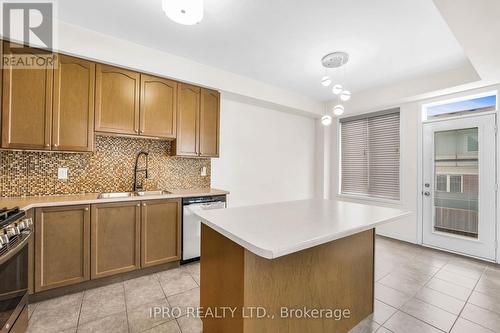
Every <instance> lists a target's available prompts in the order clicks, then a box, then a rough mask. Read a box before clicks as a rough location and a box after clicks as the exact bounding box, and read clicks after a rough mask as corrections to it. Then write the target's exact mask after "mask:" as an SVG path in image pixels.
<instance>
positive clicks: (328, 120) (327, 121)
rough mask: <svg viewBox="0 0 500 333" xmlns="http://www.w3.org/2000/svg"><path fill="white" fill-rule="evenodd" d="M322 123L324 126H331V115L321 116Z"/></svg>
mask: <svg viewBox="0 0 500 333" xmlns="http://www.w3.org/2000/svg"><path fill="white" fill-rule="evenodd" d="M321 123H322V124H323V126H330V125H331V124H332V117H331V116H329V115H324V116H323V117H321Z"/></svg>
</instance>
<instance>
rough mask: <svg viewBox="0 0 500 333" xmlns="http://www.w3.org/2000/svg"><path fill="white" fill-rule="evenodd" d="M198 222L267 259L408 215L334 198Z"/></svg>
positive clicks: (238, 210)
mask: <svg viewBox="0 0 500 333" xmlns="http://www.w3.org/2000/svg"><path fill="white" fill-rule="evenodd" d="M195 213H196V214H197V215H198V216H200V217H201V219H202V222H203V223H204V224H206V225H207V226H209V227H210V228H212V229H214V230H215V231H217V232H219V233H220V234H222V235H224V236H225V237H227V238H229V239H230V240H232V241H233V242H235V243H237V244H239V245H240V246H242V247H243V248H245V249H247V250H248V251H250V252H252V253H255V254H256V255H258V256H261V257H263V258H267V259H274V258H278V257H281V256H284V255H287V254H290V253H294V252H298V251H302V250H305V249H308V248H311V247H313V246H317V245H321V244H324V243H328V242H331V241H333V240H336V239H339V238H344V237H347V236H351V235H353V234H356V233H359V232H362V231H366V230H369V229H372V228H374V227H376V226H379V225H381V224H384V223H388V222H392V221H397V220H398V219H400V218H402V217H404V216H406V215H409V214H410V212H409V211H405V210H401V209H397V208H388V207H382V206H375V205H365V204H358V203H352V202H347V201H337V200H300V201H289V202H281V203H273V204H265V205H256V206H245V207H234V208H227V209H218V210H206V211H203V210H200V211H196V212H195Z"/></svg>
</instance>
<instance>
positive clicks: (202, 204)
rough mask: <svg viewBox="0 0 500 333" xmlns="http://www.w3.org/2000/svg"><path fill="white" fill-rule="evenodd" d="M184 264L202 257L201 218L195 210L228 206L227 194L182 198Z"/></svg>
mask: <svg viewBox="0 0 500 333" xmlns="http://www.w3.org/2000/svg"><path fill="white" fill-rule="evenodd" d="M182 208H183V209H182V261H181V263H182V264H185V263H188V262H191V261H195V260H199V259H200V245H201V244H200V241H201V219H200V218H199V217H198V216H196V214H195V212H196V211H199V210H211V209H222V208H226V196H225V195H217V196H208V197H193V198H184V199H182Z"/></svg>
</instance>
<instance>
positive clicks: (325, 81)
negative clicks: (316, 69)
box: [321, 75, 332, 87]
mask: <svg viewBox="0 0 500 333" xmlns="http://www.w3.org/2000/svg"><path fill="white" fill-rule="evenodd" d="M321 84H322V85H323V86H325V87H328V86H329V85H330V84H332V79H330V77H329V76H327V75H326V76H323V78H322V79H321Z"/></svg>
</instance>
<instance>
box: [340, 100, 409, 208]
mask: <svg viewBox="0 0 500 333" xmlns="http://www.w3.org/2000/svg"><path fill="white" fill-rule="evenodd" d="M340 123H341V125H340V126H341V127H340V130H341V137H340V139H341V192H342V193H344V194H355V195H364V196H371V197H380V198H388V199H396V200H397V199H399V142H400V133H399V109H392V110H387V111H381V112H376V113H374V114H368V115H363V116H355V117H349V118H344V119H341V121H340Z"/></svg>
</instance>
